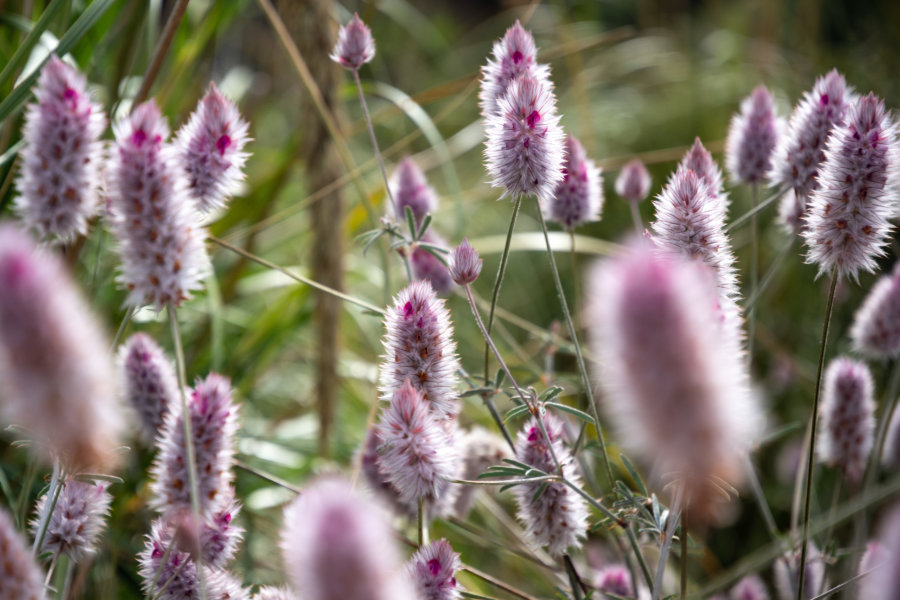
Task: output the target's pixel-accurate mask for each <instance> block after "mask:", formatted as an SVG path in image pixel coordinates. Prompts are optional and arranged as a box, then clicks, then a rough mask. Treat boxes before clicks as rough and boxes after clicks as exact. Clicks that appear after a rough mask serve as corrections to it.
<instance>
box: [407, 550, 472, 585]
mask: <svg viewBox="0 0 900 600" xmlns="http://www.w3.org/2000/svg"><path fill="white" fill-rule="evenodd" d="M460 566H461V564H460V562H459V554H457V553H456V552H454V551H453V548H452V547H451V546H450V543H449V542H448V541H447V540H444V539H440V540H436V541H434V542H431V543H430V544H428V545H427V546H422V547H421V548H419V550H418V551H417V552H416V553H415V554H413V555H412V558H410V559H409V561H407V563H406V566H405V571H406V576H407V577H408V578H409V579H410V581H411V582H412V584H413V586H415V588H416V591H417V592H418V593H417V595H416V597H417V598H418V599H419V600H459V599H460V598H462V594H461V593H460V589H461V588H460V585H459V584H458V583H457V582H456V577H455V575H456V572H457V571H458V570H459V569H460Z"/></svg>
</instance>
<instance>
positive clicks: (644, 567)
mask: <svg viewBox="0 0 900 600" xmlns="http://www.w3.org/2000/svg"><path fill="white" fill-rule="evenodd" d="M625 534H626V536H627V537H628V543H629V544H630V545H631V550H632V552H634V555H635V557H637V560H638V564H639V565H640V567H641V573H642V574H643V575H644V582H645V583H646V584H647V589H653V575H652V574H651V573H650V566H649V565H648V564H647V560H646V559H645V558H644V553H643V552H641V547H640V545H639V544H638V539H637V536H636V535H635V534H634V529H633V528H632V526H631V523H629V524H628V525H627V526H626V527H625ZM634 585H635V587H637V581H634Z"/></svg>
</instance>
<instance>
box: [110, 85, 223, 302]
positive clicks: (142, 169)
mask: <svg viewBox="0 0 900 600" xmlns="http://www.w3.org/2000/svg"><path fill="white" fill-rule="evenodd" d="M114 129H115V133H116V144H117V146H118V151H117V153H116V157H115V159H114V161H113V166H112V174H111V179H112V194H111V197H110V210H111V212H112V216H113V231H114V233H115V235H116V238H117V239H118V242H119V254H120V255H121V257H122V271H121V274H120V275H119V278H118V281H119V283H121V284H122V286H123V287H125V288H126V289H127V290H128V291H129V295H128V300H127V303H128V304H130V305H131V306H143V305H146V304H151V305H153V306H155V307H156V309H157V310H159V309H162V308H163V307H165V306H166V305H168V304H170V303H172V304H174V305H175V306H178V305H180V304H181V303H182V302H183V301H184V300H186V299H188V298H189V297H190V295H191V292H193V291H194V290H197V289H199V288H200V287H201V282H202V280H203V278H204V277H205V275H206V272H207V271H208V269H209V258H208V257H207V255H206V248H205V247H204V240H205V239H206V232H205V231H204V230H203V228H202V227H200V225H199V223H198V222H197V215H196V212H195V209H194V208H193V206H192V203H191V201H190V198H189V197H188V196H187V194H186V192H185V178H184V175H183V172H182V170H181V167H179V166H178V165H177V164H176V160H177V159H176V153H175V151H174V149H173V148H172V147H171V146H169V145H167V144H166V138H167V137H168V135H169V128H168V126H167V125H166V121H165V118H164V117H163V116H162V115H161V114H160V112H159V109H158V108H156V104H154V102H153V100H150V101H148V102H145V103H144V104H141V105H140V106H138V107H137V108H135V109H134V111H133V112H132V113H131V115H130V116H129V117H126V118H125V119H123V120H122V121H120V122H119V123H117V124H116V126H115V128H114Z"/></svg>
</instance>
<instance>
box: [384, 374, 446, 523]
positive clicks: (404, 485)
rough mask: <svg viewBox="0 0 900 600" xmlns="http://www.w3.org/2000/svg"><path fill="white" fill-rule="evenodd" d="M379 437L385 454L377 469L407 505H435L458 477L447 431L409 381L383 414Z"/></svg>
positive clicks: (395, 394)
mask: <svg viewBox="0 0 900 600" xmlns="http://www.w3.org/2000/svg"><path fill="white" fill-rule="evenodd" d="M378 436H379V437H380V438H381V440H382V445H383V448H384V451H383V453H382V454H380V455H379V457H378V466H379V469H380V470H381V473H382V474H383V475H384V476H385V479H387V480H388V481H389V482H390V483H391V484H392V485H393V486H394V488H396V490H397V491H398V492H399V493H400V501H401V502H403V503H404V504H406V505H407V506H413V505H415V504H416V502H417V500H418V499H419V498H422V499H423V500H426V501H428V502H429V503H434V501H435V500H436V499H437V498H439V497H440V496H442V495H443V494H444V493H446V491H447V488H448V486H449V483H448V481H447V480H449V479H452V478H454V477H455V476H456V471H457V470H458V468H459V457H458V456H457V453H456V448H455V446H454V444H453V439H452V438H451V436H450V434H449V433H448V430H447V429H446V428H445V427H444V424H443V423H442V422H440V421H438V418H437V417H436V416H435V415H433V414H432V412H431V411H430V410H429V407H428V404H427V403H426V402H425V400H423V399H422V395H421V393H419V392H418V391H417V390H416V389H415V388H413V387H412V385H410V384H409V382H408V381H407V382H406V383H404V385H403V386H402V387H401V388H400V389H399V390H397V391H396V392H395V393H394V397H393V398H392V399H391V404H390V406H389V407H388V408H386V409H385V410H384V412H383V413H382V415H381V424H380V426H379V428H378Z"/></svg>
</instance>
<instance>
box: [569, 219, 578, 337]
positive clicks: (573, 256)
mask: <svg viewBox="0 0 900 600" xmlns="http://www.w3.org/2000/svg"><path fill="white" fill-rule="evenodd" d="M569 256H570V258H571V260H572V289H573V290H574V293H575V299H576V302H577V300H578V298H581V290H580V289H579V287H578V257H577V255H576V254H575V231H574V230H572V229H570V230H569ZM573 320H575V321H577V320H578V314H577V313H576V314H575V316H574V317H573ZM575 330H576V331H580V330H581V323H575Z"/></svg>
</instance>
